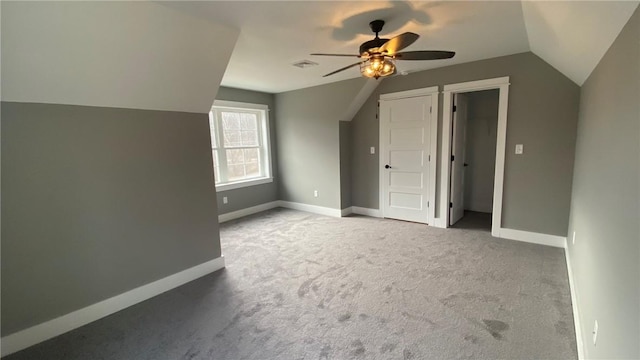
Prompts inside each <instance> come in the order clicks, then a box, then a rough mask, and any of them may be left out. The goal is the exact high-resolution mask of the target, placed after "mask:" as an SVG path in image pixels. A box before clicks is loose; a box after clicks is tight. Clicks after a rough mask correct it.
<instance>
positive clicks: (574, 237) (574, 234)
mask: <svg viewBox="0 0 640 360" xmlns="http://www.w3.org/2000/svg"><path fill="white" fill-rule="evenodd" d="M571 243H572V244H573V245H575V244H576V232H575V231H574V232H573V239H572V240H571Z"/></svg>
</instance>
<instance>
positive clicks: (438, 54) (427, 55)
mask: <svg viewBox="0 0 640 360" xmlns="http://www.w3.org/2000/svg"><path fill="white" fill-rule="evenodd" d="M455 54H456V53H455V52H454V51H436V50H423V51H405V52H401V53H397V54H395V55H394V58H395V59H396V60H439V59H451V58H452V57H453V56H454V55H455Z"/></svg>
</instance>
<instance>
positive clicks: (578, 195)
mask: <svg viewBox="0 0 640 360" xmlns="http://www.w3.org/2000/svg"><path fill="white" fill-rule="evenodd" d="M639 38H640V10H636V12H635V13H634V14H633V16H632V17H631V19H630V20H629V22H628V23H627V25H626V27H625V28H624V29H623V30H622V32H621V33H620V35H619V36H618V38H617V39H616V41H615V42H614V43H613V45H612V46H611V47H610V48H609V50H608V52H607V53H606V54H605V56H604V57H603V58H602V60H601V61H600V63H599V64H598V66H597V67H596V69H595V70H594V71H593V73H591V76H590V77H589V78H588V79H587V81H586V82H585V83H584V85H583V86H582V91H581V94H580V95H581V99H580V120H579V122H578V140H577V144H576V160H575V169H574V178H573V198H572V203H571V224H570V226H569V241H568V243H569V245H568V246H569V249H568V252H569V257H570V260H571V267H572V270H573V274H574V282H575V287H576V292H577V299H578V301H577V303H578V308H579V311H580V323H581V326H582V334H583V341H584V344H585V350H586V354H587V358H590V359H596V358H599V359H638V358H640V293H639V292H640V266H639V264H640V228H639V227H638V219H639V218H640V210H639V207H640V205H639V204H638V203H639V201H640V193H639V187H640V179H639V172H640V164H639V161H640V156H639V154H640V105H638V104H639V102H640V50H639V44H638V39H639ZM574 230H575V232H576V242H575V245H573V244H572V241H571V238H572V234H573V231H574ZM595 320H598V324H599V333H598V343H597V346H594V345H593V341H592V339H591V331H592V330H593V324H594V321H595Z"/></svg>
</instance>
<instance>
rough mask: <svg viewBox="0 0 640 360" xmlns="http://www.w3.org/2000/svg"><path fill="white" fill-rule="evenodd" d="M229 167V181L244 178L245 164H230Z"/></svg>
mask: <svg viewBox="0 0 640 360" xmlns="http://www.w3.org/2000/svg"><path fill="white" fill-rule="evenodd" d="M227 169H228V170H229V171H228V173H227V176H228V177H229V181H234V180H242V178H244V165H241V164H240V165H228V166H227Z"/></svg>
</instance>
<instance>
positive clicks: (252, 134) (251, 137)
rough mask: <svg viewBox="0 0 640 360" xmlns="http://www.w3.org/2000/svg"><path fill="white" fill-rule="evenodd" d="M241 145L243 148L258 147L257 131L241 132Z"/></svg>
mask: <svg viewBox="0 0 640 360" xmlns="http://www.w3.org/2000/svg"><path fill="white" fill-rule="evenodd" d="M241 136H242V145H244V146H258V131H257V130H242V131H241Z"/></svg>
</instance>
